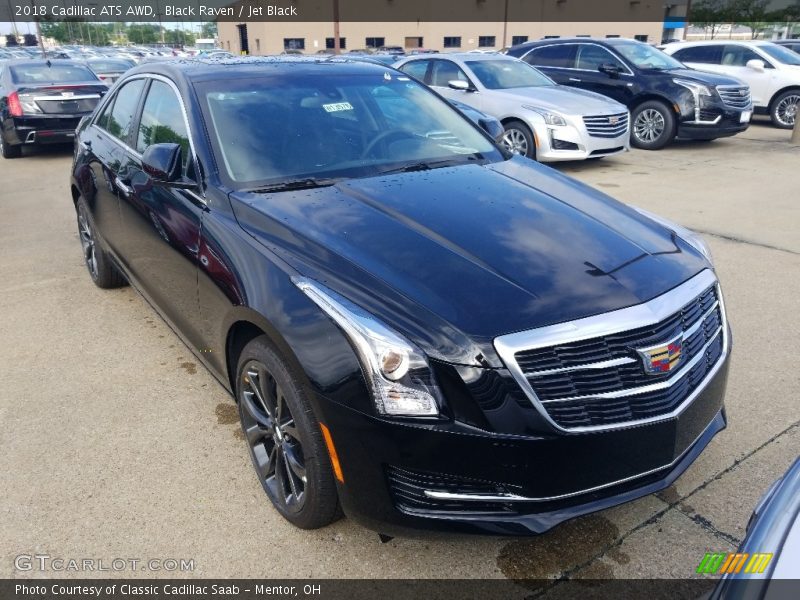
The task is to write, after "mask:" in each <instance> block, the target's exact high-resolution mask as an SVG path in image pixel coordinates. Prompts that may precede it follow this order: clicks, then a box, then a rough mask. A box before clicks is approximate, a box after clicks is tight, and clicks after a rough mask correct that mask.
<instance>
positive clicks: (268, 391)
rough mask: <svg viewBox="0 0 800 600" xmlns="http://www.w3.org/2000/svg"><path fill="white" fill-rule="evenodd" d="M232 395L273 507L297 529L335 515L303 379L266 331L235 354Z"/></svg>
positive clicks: (327, 462)
mask: <svg viewBox="0 0 800 600" xmlns="http://www.w3.org/2000/svg"><path fill="white" fill-rule="evenodd" d="M236 398H237V400H238V402H239V417H240V419H241V422H242V431H243V432H244V437H245V439H246V440H247V446H248V448H249V450H250V458H251V459H252V461H253V467H254V468H255V471H256V474H257V475H258V480H259V482H260V483H261V485H262V486H263V488H264V491H265V492H266V494H267V497H268V498H269V499H270V501H271V502H272V505H273V506H274V507H275V508H276V509H277V510H278V512H279V513H280V514H281V515H282V516H283V517H284V518H285V519H286V520H288V521H289V522H290V523H292V524H294V525H296V526H297V527H300V528H302V529H317V528H319V527H324V526H325V525H328V524H330V523H332V522H333V521H335V520H336V519H338V518H339V516H340V515H341V512H340V509H339V497H338V493H337V491H336V484H335V482H334V478H333V470H332V468H331V462H330V459H329V458H328V454H327V450H326V448H325V443H324V441H323V439H322V432H321V430H320V426H319V422H318V421H317V420H316V418H315V417H314V413H313V411H312V408H311V404H310V402H309V401H308V398H307V397H306V394H305V391H304V389H303V385H302V383H300V382H299V381H298V380H297V379H296V378H295V377H294V376H293V375H292V374H291V371H290V369H289V367H287V366H286V363H285V362H284V361H283V359H282V358H281V357H280V356H279V354H278V353H277V352H276V351H275V350H274V348H273V347H272V345H271V344H270V342H269V340H268V339H267V337H266V336H261V337H258V338H256V339H254V340H253V341H251V342H250V343H249V344H247V346H245V348H244V350H243V351H242V354H241V357H240V358H239V363H238V369H237V379H236Z"/></svg>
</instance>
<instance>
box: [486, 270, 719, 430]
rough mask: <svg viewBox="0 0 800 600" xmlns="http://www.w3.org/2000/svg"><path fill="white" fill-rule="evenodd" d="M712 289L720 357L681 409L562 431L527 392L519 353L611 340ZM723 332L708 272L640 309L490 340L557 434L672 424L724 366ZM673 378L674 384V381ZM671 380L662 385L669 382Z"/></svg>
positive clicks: (713, 279)
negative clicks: (574, 343)
mask: <svg viewBox="0 0 800 600" xmlns="http://www.w3.org/2000/svg"><path fill="white" fill-rule="evenodd" d="M712 285H716V287H717V298H718V301H719V308H720V313H721V316H722V324H721V327H720V329H721V331H722V353H721V354H720V357H719V359H718V360H717V362H716V363H715V364H714V366H713V367H712V368H711V370H710V371H709V372H708V374H706V376H705V377H704V378H703V381H701V382H700V384H699V385H698V386H697V388H696V389H695V390H694V391H693V392H692V393H691V394H689V395H688V396H687V397H686V398H685V399H684V401H683V402H681V404H680V405H678V406H677V407H676V408H675V409H673V410H672V411H671V412H669V413H665V414H663V415H658V416H655V417H649V418H647V419H638V420H634V421H625V422H623V423H613V424H610V425H587V426H581V427H569V428H566V427H562V426H561V425H559V424H558V423H556V422H555V421H554V420H553V419H552V417H550V415H549V414H548V413H547V410H545V408H544V404H543V403H542V401H541V400H540V399H539V398H538V396H537V395H536V392H534V390H533V387H531V384H530V382H529V381H528V379H527V378H526V377H525V373H523V372H522V369H521V368H520V367H519V365H518V363H517V361H516V359H515V357H514V355H515V354H516V353H517V352H521V351H524V350H535V349H537V348H544V347H548V346H555V345H558V344H566V343H571V342H579V341H582V340H587V339H591V338H596V337H602V336H604V335H611V334H615V333H620V332H624V331H630V330H632V329H638V328H640V327H646V326H648V325H653V324H655V323H658V322H659V321H662V320H663V319H665V318H666V317H668V316H670V315H671V314H674V313H675V312H676V311H678V310H680V309H681V308H682V307H684V306H686V304H688V303H690V302H691V301H692V300H694V299H695V298H697V297H698V296H699V295H700V293H701V292H703V291H704V290H705V289H707V288H708V287H710V286H712ZM727 332H728V321H727V316H726V314H725V302H724V301H723V298H722V291H721V290H720V287H719V282H718V280H717V277H716V275H715V274H714V272H713V271H712V270H711V269H704V270H703V271H701V272H700V273H698V274H697V275H695V276H694V277H692V278H691V279H689V280H688V281H686V282H684V283H682V284H681V285H679V286H678V287H676V288H674V289H672V290H670V291H668V292H666V293H664V294H662V295H660V296H658V297H656V298H653V299H652V300H650V301H648V302H645V303H643V304H636V305H634V306H630V307H628V308H621V309H619V310H615V311H611V312H608V313H603V314H599V315H594V316H591V317H585V318H583V319H578V320H575V321H568V322H566V323H558V324H556V325H549V326H546V327H540V328H538V329H531V330H528V331H520V332H516V333H510V334H506V335H501V336H499V337H496V338H495V339H494V347H495V350H496V351H497V354H498V356H499V357H500V359H501V360H502V361H503V363H504V364H505V366H506V368H507V369H508V371H509V373H511V376H512V377H513V378H514V380H515V381H516V382H517V385H519V386H520V388H521V389H522V391H523V392H524V393H525V395H526V396H527V398H528V400H529V401H530V402H531V404H532V405H533V407H534V408H535V409H536V410H537V411H538V412H539V414H540V415H541V416H542V418H543V419H545V420H546V421H547V422H548V423H549V424H550V425H551V426H552V427H553V428H554V429H555V430H557V431H559V432H562V433H570V434H575V433H588V432H593V431H608V430H613V429H625V428H628V427H637V426H641V425H647V424H650V423H657V422H660V421H666V420H669V419H674V418H675V417H677V416H678V415H680V414H681V413H682V412H683V411H684V410H686V408H687V407H688V406H689V405H690V404H691V403H692V402H693V401H694V399H695V398H696V397H697V396H698V395H699V393H700V392H702V391H703V389H705V387H706V385H708V382H709V381H710V380H711V379H712V378H713V377H714V376H715V375H716V374H717V372H718V371H719V369H720V368H721V366H722V365H723V364H724V362H725V359H726V357H727V355H728V352H729V345H730V340H729V339H728V337H729V336H728V333H727ZM698 356H702V354H698ZM684 372H685V369H680V370H679V371H678V372H677V373H676V375H675V377H680V376H682V375H683V373H684ZM671 379H674V377H673V378H671ZM671 379H669V380H666V381H671ZM632 389H636V388H632ZM638 389H639V393H641V392H642V391H648V390H646V389H644V390H642V388H638ZM597 396H598V397H599V396H601V395H600V394H598V395H597ZM584 397H586V396H584ZM589 397H593V396H589Z"/></svg>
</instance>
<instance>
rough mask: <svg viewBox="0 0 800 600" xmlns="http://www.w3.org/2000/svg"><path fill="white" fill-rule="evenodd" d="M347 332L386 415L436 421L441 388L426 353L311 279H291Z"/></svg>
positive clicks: (374, 396) (375, 396) (378, 405)
mask: <svg viewBox="0 0 800 600" xmlns="http://www.w3.org/2000/svg"><path fill="white" fill-rule="evenodd" d="M292 280H293V281H294V284H295V285H296V286H297V287H299V288H300V289H301V290H302V291H303V292H304V293H305V294H306V296H308V297H309V298H311V300H313V301H314V303H315V304H316V305H317V306H319V307H320V308H321V309H322V310H323V311H325V313H326V314H327V315H328V316H329V317H330V318H331V319H333V320H334V322H335V323H336V324H337V325H338V326H339V327H340V328H341V329H342V331H344V332H345V334H347V337H348V338H349V339H350V343H351V344H352V345H353V347H354V348H355V350H356V353H357V354H358V356H359V358H360V360H361V364H362V366H363V368H364V374H365V375H366V377H367V380H368V383H369V384H370V386H371V387H372V393H373V398H374V400H375V407H376V408H377V410H378V412H379V413H381V414H384V415H392V416H398V417H435V416H438V415H439V404H438V402H437V399H438V398H439V397H440V395H439V388H438V386H437V385H436V382H435V380H434V377H433V372H432V371H431V369H430V366H429V365H428V360H427V358H426V357H425V355H424V354H423V352H422V351H421V350H420V349H419V348H417V347H416V346H415V345H414V344H412V343H411V342H410V341H408V340H407V339H405V338H404V337H403V336H401V335H400V334H398V333H396V332H394V331H392V330H391V329H389V327H387V326H386V325H384V324H383V323H381V322H380V321H378V320H377V319H376V318H375V317H373V316H372V315H371V314H369V313H368V312H366V311H365V310H364V309H362V308H361V307H359V306H356V305H355V304H353V303H352V302H350V301H349V300H347V299H346V298H343V297H342V296H341V295H339V294H337V293H336V292H334V291H332V290H329V289H328V288H326V287H325V286H323V285H321V284H319V283H317V282H316V281H313V280H311V279H306V278H301V277H296V278H293V279H292Z"/></svg>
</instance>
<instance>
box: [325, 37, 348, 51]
mask: <svg viewBox="0 0 800 600" xmlns="http://www.w3.org/2000/svg"><path fill="white" fill-rule="evenodd" d="M334 41H335V40H334V39H333V38H325V47H326V48H327V49H328V50H333V49H334V48H333V42H334ZM339 48H340V49H341V50H344V49H345V48H347V38H343V37H340V38H339Z"/></svg>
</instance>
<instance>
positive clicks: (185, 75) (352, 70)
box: [130, 54, 390, 81]
mask: <svg viewBox="0 0 800 600" xmlns="http://www.w3.org/2000/svg"><path fill="white" fill-rule="evenodd" d="M387 69H390V67H388V66H386V65H382V64H378V63H377V62H369V63H368V62H364V61H361V60H349V59H347V58H346V57H324V56H319V57H318V56H298V55H291V54H289V55H279V56H236V55H231V56H217V57H208V56H200V57H195V58H176V59H172V60H165V61H157V62H148V63H144V64H141V65H139V66H138V67H134V68H133V69H131V70H130V73H131V74H137V73H154V74H161V75H165V76H168V77H172V78H174V79H183V80H190V81H201V80H216V79H228V78H231V79H234V78H242V77H252V76H254V75H264V74H277V75H280V74H298V73H301V74H302V73H306V74H309V75H324V74H326V73H328V72H335V73H336V74H340V75H341V74H345V75H348V74H350V75H359V74H369V73H382V72H385V71H386V70H387Z"/></svg>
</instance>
